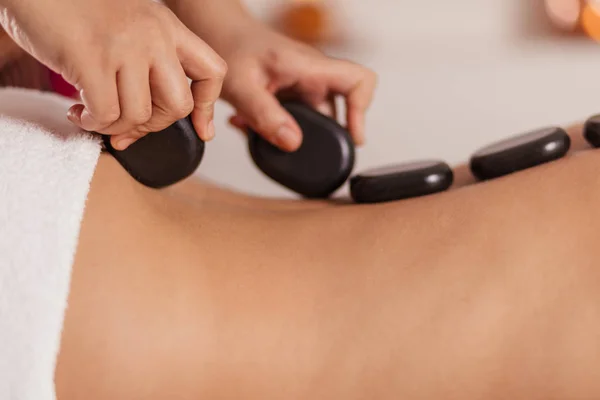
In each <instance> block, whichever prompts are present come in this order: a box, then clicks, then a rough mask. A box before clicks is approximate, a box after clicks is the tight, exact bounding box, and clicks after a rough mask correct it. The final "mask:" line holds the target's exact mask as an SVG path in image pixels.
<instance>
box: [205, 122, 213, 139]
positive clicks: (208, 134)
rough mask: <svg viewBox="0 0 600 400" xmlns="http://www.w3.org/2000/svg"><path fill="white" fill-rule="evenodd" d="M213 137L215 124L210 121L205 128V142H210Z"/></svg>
mask: <svg viewBox="0 0 600 400" xmlns="http://www.w3.org/2000/svg"><path fill="white" fill-rule="evenodd" d="M214 137H215V123H214V121H210V122H209V123H208V126H207V127H206V140H211V139H212V138H214Z"/></svg>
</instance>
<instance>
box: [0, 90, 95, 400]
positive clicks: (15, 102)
mask: <svg viewBox="0 0 600 400" xmlns="http://www.w3.org/2000/svg"><path fill="white" fill-rule="evenodd" d="M71 104H72V101H71V100H68V99H65V98H63V97H60V96H56V95H53V94H49V93H41V92H38V91H33V90H22V89H0V399H1V400H53V399H55V390H54V370H55V366H56V357H57V355H58V352H59V347H60V338H61V331H62V325H63V319H64V312H65V309H66V306H67V298H68V293H69V285H70V276H71V268H72V264H73V259H74V255H75V251H76V247H77V241H78V235H79V229H80V224H81V220H82V217H83V211H84V207H85V200H86V196H87V193H88V191H89V185H90V181H91V178H92V175H93V172H94V169H95V166H96V163H97V161H98V156H99V154H100V148H101V146H100V142H99V140H98V139H97V138H95V137H93V136H92V135H90V134H87V133H83V132H81V131H80V130H78V129H77V128H75V127H74V126H73V125H72V124H71V123H69V122H68V121H67V120H66V112H67V110H68V108H69V106H70V105H71Z"/></svg>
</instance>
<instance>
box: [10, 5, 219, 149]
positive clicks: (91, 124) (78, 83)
mask: <svg viewBox="0 0 600 400" xmlns="http://www.w3.org/2000/svg"><path fill="white" fill-rule="evenodd" d="M0 11H1V12H0V23H2V25H3V27H4V28H5V29H6V31H7V32H8V34H9V35H10V36H12V38H13V39H14V40H15V41H16V42H17V44H19V45H20V46H21V47H22V48H23V49H25V50H26V51H27V52H29V53H30V54H31V55H33V56H34V57H35V58H37V59H38V60H39V61H40V62H42V63H43V64H45V65H47V66H48V67H49V68H51V69H53V70H54V71H55V72H57V73H59V74H61V75H62V76H63V77H64V78H65V80H66V81H68V82H69V83H70V84H72V85H73V86H75V87H76V88H77V89H78V90H80V94H81V103H82V104H78V105H75V106H73V107H72V108H71V109H70V111H69V115H68V117H69V119H70V120H71V121H72V122H73V123H75V124H77V125H78V126H80V127H81V128H83V129H85V130H88V131H96V132H100V133H104V134H109V135H113V138H112V144H113V146H114V147H115V148H117V149H124V148H126V147H127V146H129V145H130V144H131V143H133V142H134V141H135V140H137V139H139V138H140V137H142V136H144V135H145V134H147V133H148V132H153V131H158V130H162V129H164V128H166V127H167V126H169V125H171V124H172V123H173V122H175V121H176V120H177V119H180V118H183V117H185V116H187V115H189V114H190V113H191V118H192V121H193V124H194V127H195V129H196V131H197V132H198V134H199V136H200V137H201V138H202V139H204V140H209V139H211V138H212V137H213V136H214V125H213V109H214V103H215V101H216V100H217V99H218V97H219V95H220V93H221V88H222V83H223V79H224V77H225V74H226V69H227V68H226V64H225V62H224V60H223V59H222V58H221V57H220V56H218V55H217V53H215V52H214V51H213V50H212V49H211V48H210V47H209V46H208V45H207V44H206V43H205V42H203V41H202V40H201V39H199V38H198V37H197V36H196V35H195V34H193V33H192V32H191V31H190V30H188V28H186V27H185V26H184V25H183V24H182V23H181V22H180V21H179V20H178V19H177V17H176V16H175V15H174V14H173V13H172V12H171V11H170V10H169V9H168V8H167V7H165V6H163V5H160V4H157V3H155V2H153V1H149V0H127V1H124V0H86V1H81V0H55V1H47V0H0ZM187 77H189V78H191V79H192V81H193V83H192V85H191V87H190V85H189V83H188V80H187Z"/></svg>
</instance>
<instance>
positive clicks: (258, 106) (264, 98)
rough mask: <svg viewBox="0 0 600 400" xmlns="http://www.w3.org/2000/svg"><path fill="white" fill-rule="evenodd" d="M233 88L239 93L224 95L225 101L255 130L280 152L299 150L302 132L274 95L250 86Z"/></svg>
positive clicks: (240, 85) (263, 89)
mask: <svg viewBox="0 0 600 400" xmlns="http://www.w3.org/2000/svg"><path fill="white" fill-rule="evenodd" d="M232 86H233V87H236V88H238V89H236V90H235V91H233V92H229V93H225V94H224V97H225V99H226V100H227V101H229V102H230V103H231V105H233V106H234V107H235V108H236V110H237V112H238V114H239V115H240V116H241V117H242V118H243V119H244V120H245V122H246V123H247V124H248V125H249V127H250V128H252V130H254V131H255V132H256V133H258V134H259V135H260V136H262V137H263V138H264V139H265V140H267V141H268V142H269V143H271V144H273V145H274V146H276V147H278V148H280V149H281V150H284V151H295V150H298V148H299V147H300V145H301V144H302V130H301V129H300V127H299V126H298V124H297V123H296V121H295V120H294V118H293V117H292V116H291V115H290V114H289V113H288V112H287V111H286V110H285V109H284V108H283V107H282V106H281V104H280V103H279V101H278V100H277V98H276V97H275V96H274V95H273V94H272V93H270V92H269V91H267V90H266V89H265V88H262V87H257V86H249V85H247V84H246V85H244V84H235V85H232Z"/></svg>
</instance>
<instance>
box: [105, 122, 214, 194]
mask: <svg viewBox="0 0 600 400" xmlns="http://www.w3.org/2000/svg"><path fill="white" fill-rule="evenodd" d="M102 137H103V140H104V145H105V147H106V150H107V151H108V152H109V153H110V154H112V155H113V157H114V158H116V159H117V161H118V162H119V163H120V164H121V165H122V166H123V168H125V170H127V172H129V174H130V175H131V176H132V177H133V178H134V179H135V180H137V181H138V182H140V183H141V184H143V185H146V186H148V187H151V188H155V189H160V188H163V187H166V186H170V185H173V184H175V183H177V182H179V181H181V180H182V179H185V178H187V177H188V176H190V175H191V174H193V173H194V171H196V169H197V168H198V165H200V162H201V161H202V157H203V155H204V142H203V141H202V140H201V139H200V138H199V137H198V135H197V134H196V131H195V129H194V127H193V125H192V122H191V120H190V119H189V118H184V119H181V120H179V121H177V122H175V123H174V124H173V125H171V126H169V127H168V128H166V129H164V130H162V131H160V132H153V133H149V134H148V135H146V136H144V137H143V138H141V139H139V140H137V141H136V142H135V143H133V144H132V145H130V146H129V147H128V148H127V149H125V150H123V151H119V150H115V149H114V148H113V147H112V145H111V144H110V136H108V135H102Z"/></svg>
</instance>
